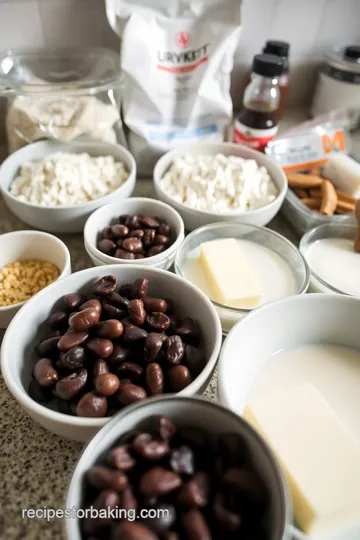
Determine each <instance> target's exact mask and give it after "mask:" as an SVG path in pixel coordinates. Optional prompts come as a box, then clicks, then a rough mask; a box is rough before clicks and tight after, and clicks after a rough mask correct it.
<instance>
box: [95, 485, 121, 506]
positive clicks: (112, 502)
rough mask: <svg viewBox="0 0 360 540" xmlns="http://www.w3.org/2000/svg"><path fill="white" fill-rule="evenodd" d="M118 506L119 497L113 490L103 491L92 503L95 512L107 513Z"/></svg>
mask: <svg viewBox="0 0 360 540" xmlns="http://www.w3.org/2000/svg"><path fill="white" fill-rule="evenodd" d="M119 504H120V495H119V493H118V492H117V491H115V490H114V489H104V490H102V491H100V493H99V495H98V496H97V498H96V499H95V501H94V507H95V508H96V509H97V510H106V511H108V510H109V509H110V510H113V509H115V508H117V507H118V506H119Z"/></svg>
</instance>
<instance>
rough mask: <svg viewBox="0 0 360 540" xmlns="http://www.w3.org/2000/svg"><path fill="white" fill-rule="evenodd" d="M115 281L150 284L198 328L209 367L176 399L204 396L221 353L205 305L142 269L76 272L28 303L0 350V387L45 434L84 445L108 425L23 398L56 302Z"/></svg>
mask: <svg viewBox="0 0 360 540" xmlns="http://www.w3.org/2000/svg"><path fill="white" fill-rule="evenodd" d="M109 274H112V275H114V276H116V278H117V280H118V283H119V285H121V284H124V283H129V282H130V283H131V282H132V281H134V280H135V279H138V278H140V277H145V278H147V279H148V280H149V281H150V288H149V292H150V294H151V295H152V296H163V297H165V298H170V299H171V300H173V301H174V303H175V305H176V308H177V311H178V313H179V314H180V315H187V316H191V317H193V318H194V319H196V320H197V321H198V322H199V325H200V327H201V329H202V333H203V337H204V341H203V346H204V352H205V354H206V356H207V358H208V363H207V365H206V366H205V368H204V369H203V371H202V372H201V373H200V375H199V376H198V377H196V379H194V380H193V381H192V383H191V384H190V385H189V386H188V387H187V388H185V389H184V390H182V391H181V392H180V393H179V394H181V395H185V396H191V395H193V394H196V393H200V392H203V391H204V390H205V388H206V386H207V384H208V382H209V380H210V377H211V375H212V373H213V371H214V368H215V364H216V361H217V358H218V355H219V352H220V347H221V324H220V320H219V317H218V315H217V313H216V311H215V308H214V307H213V305H212V304H211V302H210V300H208V298H207V297H206V296H205V295H204V294H203V293H202V292H201V291H199V290H198V289H197V288H196V287H194V285H191V284H190V283H188V282H187V281H185V280H184V279H182V278H180V277H178V276H176V275H175V274H172V273H170V272H166V271H165V270H158V269H156V268H149V267H143V266H136V265H132V266H121V265H113V266H104V267H102V268H101V269H100V268H89V269H87V270H83V271H81V272H76V273H75V274H72V275H71V276H69V277H68V278H66V279H62V280H60V281H58V282H56V283H54V284H53V285H50V286H49V287H48V288H47V289H46V290H44V291H42V292H40V293H38V294H37V296H36V297H35V298H34V299H32V300H29V301H28V302H27V303H26V305H25V306H24V308H23V309H22V310H21V311H20V312H19V313H18V314H17V315H16V316H15V317H14V319H13V321H12V322H11V323H10V325H9V327H8V329H7V332H6V334H5V336H4V340H3V343H2V347H1V368H2V373H3V376H4V379H5V382H6V384H7V386H8V388H9V390H10V392H11V393H12V394H13V395H14V397H15V398H16V399H17V400H18V401H19V402H20V404H21V405H22V406H23V407H24V409H25V410H26V412H27V413H28V414H29V416H31V418H33V419H34V420H36V421H37V422H39V424H41V425H42V426H44V427H45V428H46V429H49V430H50V431H52V432H53V433H56V434H57V435H60V436H62V437H67V438H69V439H75V440H79V441H87V440H89V438H90V437H92V436H93V435H94V433H95V432H96V431H98V429H100V428H101V427H102V426H103V425H104V424H106V423H107V422H108V421H109V417H107V418H80V417H75V416H69V415H65V414H62V413H59V412H57V411H54V410H51V409H50V408H48V407H46V406H44V405H41V404H39V403H36V402H35V401H34V400H33V399H31V398H30V396H29V395H28V393H27V389H28V384H29V381H30V376H31V370H32V367H33V365H34V361H35V357H34V355H32V354H31V352H30V351H32V350H33V347H34V344H35V343H37V342H38V341H39V339H40V337H42V336H43V335H44V333H45V332H44V329H43V328H41V327H42V326H43V323H44V321H45V320H46V319H47V318H48V316H49V314H50V313H51V312H52V310H53V308H54V305H55V304H56V302H57V301H58V300H59V299H60V298H61V297H62V296H64V295H65V294H68V293H71V292H76V291H80V292H82V291H84V292H86V291H87V290H88V289H89V287H91V284H92V283H94V282H95V281H97V280H98V279H99V278H100V277H101V276H104V275H109Z"/></svg>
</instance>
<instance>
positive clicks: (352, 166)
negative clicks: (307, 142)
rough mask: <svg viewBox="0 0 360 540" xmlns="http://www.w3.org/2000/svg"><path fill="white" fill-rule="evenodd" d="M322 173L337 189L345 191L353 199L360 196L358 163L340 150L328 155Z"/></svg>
mask: <svg viewBox="0 0 360 540" xmlns="http://www.w3.org/2000/svg"><path fill="white" fill-rule="evenodd" d="M323 174H324V176H325V178H328V179H329V180H331V181H332V182H333V184H334V186H335V187H336V188H337V189H340V190H342V191H346V192H347V193H349V195H352V196H353V197H355V199H359V198H360V163H358V162H357V161H355V159H353V158H351V157H349V156H347V155H346V154H343V153H341V152H334V153H332V154H331V155H330V156H329V160H328V162H327V163H326V164H325V166H324V170H323Z"/></svg>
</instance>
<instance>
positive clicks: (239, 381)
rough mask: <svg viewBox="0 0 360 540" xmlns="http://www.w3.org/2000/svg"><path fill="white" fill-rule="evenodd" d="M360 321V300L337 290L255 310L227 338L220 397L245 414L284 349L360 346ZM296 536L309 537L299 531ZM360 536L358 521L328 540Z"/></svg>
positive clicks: (357, 537)
mask: <svg viewBox="0 0 360 540" xmlns="http://www.w3.org/2000/svg"><path fill="white" fill-rule="evenodd" d="M359 320H360V299H358V298H355V297H351V296H344V295H335V294H306V295H302V296H292V297H289V298H285V299H283V300H279V301H277V302H272V303H270V304H266V305H264V306H262V307H260V308H258V309H256V310H254V311H253V312H252V313H250V315H247V316H246V317H245V318H244V319H242V320H241V321H240V322H239V323H238V324H237V325H236V326H235V327H234V328H233V329H232V330H231V331H230V333H229V335H228V336H227V338H226V339H225V342H224V345H223V348H222V351H221V355H220V360H219V370H218V392H219V399H220V402H221V403H222V404H223V405H225V406H226V407H228V408H229V409H231V410H233V411H234V412H237V413H238V414H240V415H241V414H242V413H243V411H244V408H245V405H246V403H247V399H248V395H249V391H250V388H251V385H252V384H253V382H254V380H255V378H256V376H257V374H258V373H259V371H260V370H261V369H262V368H263V367H264V366H265V365H266V364H267V363H268V362H271V356H272V355H273V354H274V353H276V352H278V351H280V350H283V349H285V350H286V349H292V348H294V347H298V346H300V345H305V344H313V343H324V344H332V345H343V346H346V347H350V348H353V349H356V350H360V332H359ZM294 536H295V538H297V539H298V538H299V539H304V540H305V539H306V540H310V539H309V537H308V536H306V535H304V534H303V533H301V532H300V531H297V532H296V533H295V534H294ZM359 538H360V526H359V527H357V528H356V529H352V530H351V531H350V532H349V533H345V532H344V533H343V534H341V535H336V536H330V537H326V540H330V539H331V540H358V539H359ZM311 540H320V539H318V537H314V538H311ZM321 540H325V538H323V537H322V538H321Z"/></svg>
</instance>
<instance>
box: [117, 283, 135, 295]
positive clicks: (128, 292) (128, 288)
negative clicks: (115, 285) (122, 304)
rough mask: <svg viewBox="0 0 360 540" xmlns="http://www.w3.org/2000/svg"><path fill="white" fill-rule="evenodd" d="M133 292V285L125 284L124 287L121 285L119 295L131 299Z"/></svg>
mask: <svg viewBox="0 0 360 540" xmlns="http://www.w3.org/2000/svg"><path fill="white" fill-rule="evenodd" d="M131 290H132V284H131V283H124V284H123V285H120V287H119V294H120V295H121V296H123V297H124V298H131Z"/></svg>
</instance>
